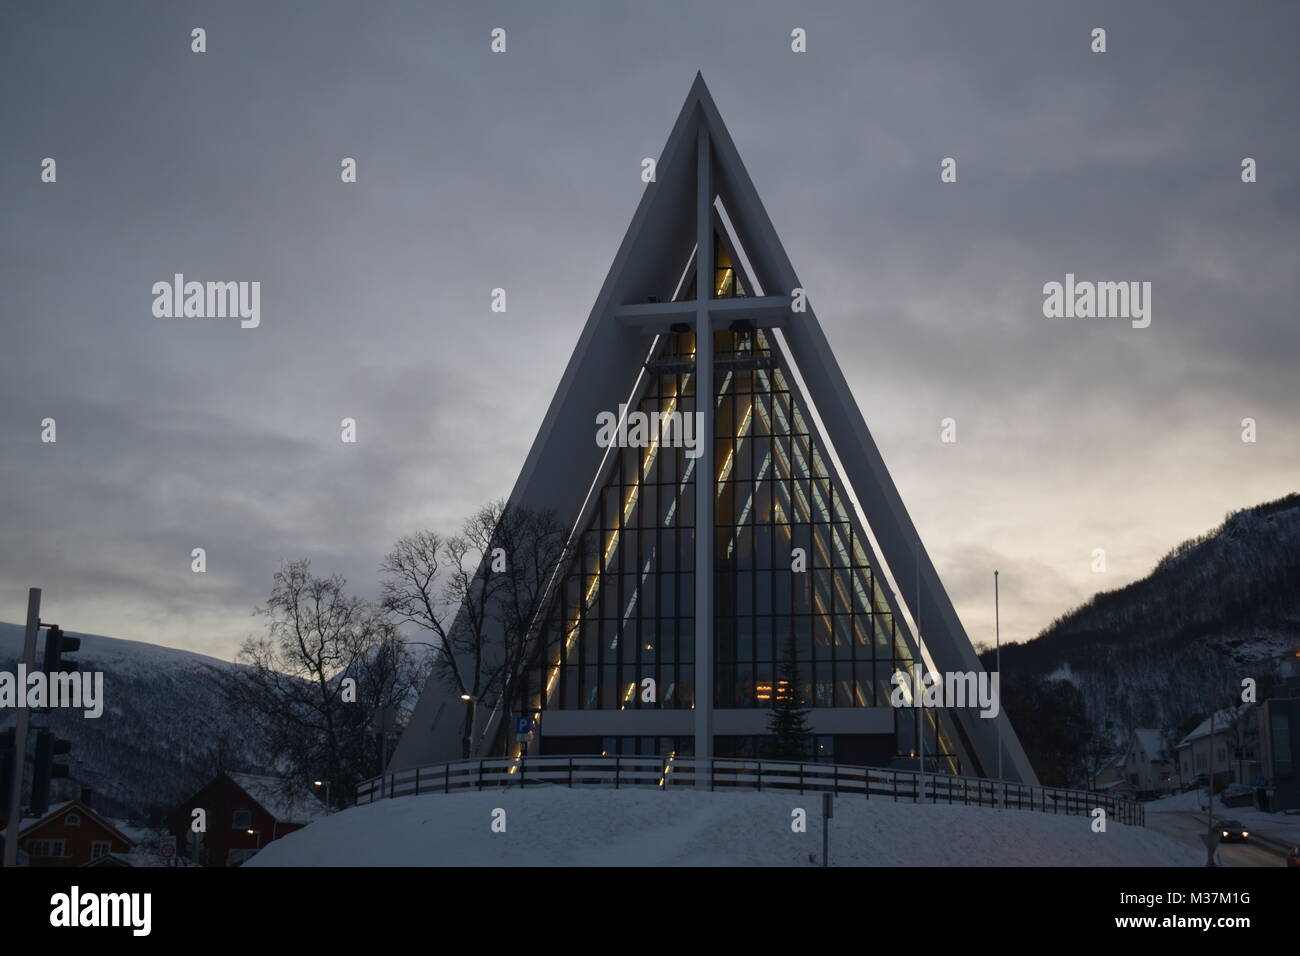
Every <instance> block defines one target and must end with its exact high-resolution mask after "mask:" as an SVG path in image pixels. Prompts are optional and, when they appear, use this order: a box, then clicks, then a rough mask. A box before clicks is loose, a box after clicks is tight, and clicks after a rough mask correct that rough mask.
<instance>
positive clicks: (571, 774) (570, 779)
mask: <svg viewBox="0 0 1300 956" xmlns="http://www.w3.org/2000/svg"><path fill="white" fill-rule="evenodd" d="M569 786H570V787H572V786H573V758H572V757H570V758H569Z"/></svg>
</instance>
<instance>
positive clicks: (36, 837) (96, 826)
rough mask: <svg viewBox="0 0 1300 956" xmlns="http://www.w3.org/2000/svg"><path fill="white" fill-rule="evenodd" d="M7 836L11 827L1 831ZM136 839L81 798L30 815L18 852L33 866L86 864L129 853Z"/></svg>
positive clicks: (26, 821) (23, 825)
mask: <svg viewBox="0 0 1300 956" xmlns="http://www.w3.org/2000/svg"><path fill="white" fill-rule="evenodd" d="M0 837H3V838H4V839H8V837H9V833H8V828H7V827H6V828H5V829H2V830H0ZM134 846H135V841H134V840H132V839H131V838H130V837H128V836H127V835H126V834H124V833H122V832H121V831H120V830H118V829H117V828H116V827H115V826H113V825H112V824H111V823H109V822H108V821H107V820H105V819H104V818H103V817H101V816H100V815H99V814H97V813H96V812H95V811H94V810H92V809H90V807H88V806H86V805H85V804H84V803H82V802H81V801H80V800H69V801H68V802H67V803H60V804H59V805H58V806H55V807H51V808H50V810H49V811H48V812H47V813H46V814H45V815H44V816H42V817H27V818H24V819H23V821H22V825H21V827H20V829H19V832H18V852H19V853H20V854H21V855H23V856H25V857H26V858H27V862H28V865H30V866H85V865H86V864H88V863H91V862H93V861H95V860H97V859H99V858H100V857H103V856H106V855H108V854H126V853H130V852H131V849H132V848H133V847H134Z"/></svg>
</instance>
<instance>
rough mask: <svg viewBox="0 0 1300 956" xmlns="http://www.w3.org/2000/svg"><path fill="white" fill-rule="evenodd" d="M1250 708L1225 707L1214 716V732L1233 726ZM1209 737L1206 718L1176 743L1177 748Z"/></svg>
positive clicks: (1207, 718)
mask: <svg viewBox="0 0 1300 956" xmlns="http://www.w3.org/2000/svg"><path fill="white" fill-rule="evenodd" d="M1250 707H1251V705H1250V704H1239V705H1237V706H1236V707H1225V708H1224V709H1223V710H1221V711H1219V712H1218V713H1216V714H1215V715H1214V732H1215V733H1216V734H1217V733H1219V732H1220V731H1223V730H1227V729H1228V728H1229V727H1231V726H1232V725H1233V724H1235V723H1236V722H1237V721H1238V719H1240V717H1241V715H1242V714H1244V713H1245V712H1246V711H1247V710H1249V709H1250ZM1209 735H1210V718H1209V717H1206V718H1205V719H1204V720H1203V721H1201V722H1200V723H1199V724H1197V725H1196V728H1195V729H1194V730H1193V731H1192V732H1191V733H1190V734H1188V735H1187V736H1186V737H1184V738H1183V739H1182V740H1180V741H1179V742H1178V746H1179V747H1184V746H1186V745H1187V744H1190V743H1191V742H1192V741H1193V740H1200V739H1201V738H1202V737H1208V736H1209Z"/></svg>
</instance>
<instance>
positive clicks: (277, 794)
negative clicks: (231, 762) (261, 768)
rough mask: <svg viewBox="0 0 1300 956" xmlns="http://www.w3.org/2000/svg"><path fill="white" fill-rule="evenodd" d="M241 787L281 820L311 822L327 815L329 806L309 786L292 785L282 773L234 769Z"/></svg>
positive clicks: (263, 807) (231, 777)
mask: <svg viewBox="0 0 1300 956" xmlns="http://www.w3.org/2000/svg"><path fill="white" fill-rule="evenodd" d="M226 776H227V777H229V778H230V779H231V780H233V781H234V782H235V784H236V786H238V787H239V789H241V790H243V791H244V793H246V794H248V795H249V796H250V797H252V798H253V799H254V800H256V801H257V804H258V806H260V807H261V808H262V809H263V810H265V811H266V812H267V813H269V814H270V815H271V816H273V817H275V819H276V820H277V821H278V822H280V823H310V822H311V821H312V820H316V819H318V818H320V817H323V816H325V813H326V811H325V807H324V806H323V805H322V804H321V802H320V801H319V800H318V799H316V796H315V794H313V793H311V792H309V791H308V790H307V789H306V787H289V786H287V785H286V783H285V781H284V780H281V779H280V778H279V777H264V776H259V775H257V774H252V773H230V772H227V773H226Z"/></svg>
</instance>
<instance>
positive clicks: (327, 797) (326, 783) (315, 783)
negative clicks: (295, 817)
mask: <svg viewBox="0 0 1300 956" xmlns="http://www.w3.org/2000/svg"><path fill="white" fill-rule="evenodd" d="M312 785H313V786H317V787H324V788H325V806H326V808H327V809H328V808H329V807H330V806H331V804H330V783H329V781H328V780H313V781H312Z"/></svg>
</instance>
